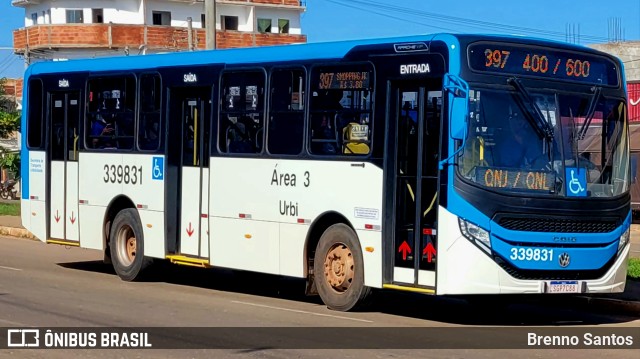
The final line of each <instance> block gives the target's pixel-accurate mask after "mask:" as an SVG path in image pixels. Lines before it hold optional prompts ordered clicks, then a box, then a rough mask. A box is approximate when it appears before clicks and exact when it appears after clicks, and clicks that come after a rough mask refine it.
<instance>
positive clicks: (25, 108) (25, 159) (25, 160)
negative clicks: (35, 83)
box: [20, 67, 32, 199]
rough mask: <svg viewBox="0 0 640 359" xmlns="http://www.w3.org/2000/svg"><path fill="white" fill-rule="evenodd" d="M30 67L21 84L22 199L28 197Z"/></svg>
mask: <svg viewBox="0 0 640 359" xmlns="http://www.w3.org/2000/svg"><path fill="white" fill-rule="evenodd" d="M31 69H32V68H31V67H29V68H28V69H27V70H26V71H25V73H24V78H25V80H24V84H23V86H22V118H21V119H20V132H21V133H20V158H21V159H22V160H21V161H20V192H21V193H22V199H29V161H30V159H29V151H28V150H27V139H28V137H27V115H28V114H29V96H27V93H28V92H27V91H28V89H29V81H28V79H29V76H30V75H31Z"/></svg>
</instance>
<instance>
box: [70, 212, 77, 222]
mask: <svg viewBox="0 0 640 359" xmlns="http://www.w3.org/2000/svg"><path fill="white" fill-rule="evenodd" d="M69 220H70V221H71V224H74V223H76V216H75V215H74V214H73V212H71V217H69Z"/></svg>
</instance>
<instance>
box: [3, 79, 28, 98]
mask: <svg viewBox="0 0 640 359" xmlns="http://www.w3.org/2000/svg"><path fill="white" fill-rule="evenodd" d="M22 85H23V81H22V79H5V82H4V83H3V84H2V87H3V88H4V94H5V95H7V96H12V97H17V98H18V99H21V98H22Z"/></svg>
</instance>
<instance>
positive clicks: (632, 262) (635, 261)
mask: <svg viewBox="0 0 640 359" xmlns="http://www.w3.org/2000/svg"><path fill="white" fill-rule="evenodd" d="M627 277H629V278H631V279H635V280H640V258H630V259H629V267H628V268H627Z"/></svg>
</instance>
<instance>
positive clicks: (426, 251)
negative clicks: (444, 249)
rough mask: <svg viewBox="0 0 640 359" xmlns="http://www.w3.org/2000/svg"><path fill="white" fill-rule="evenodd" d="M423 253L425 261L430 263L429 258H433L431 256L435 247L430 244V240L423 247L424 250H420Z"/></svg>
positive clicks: (434, 252)
mask: <svg viewBox="0 0 640 359" xmlns="http://www.w3.org/2000/svg"><path fill="white" fill-rule="evenodd" d="M422 254H423V255H425V254H426V255H427V262H429V263H431V260H432V259H433V256H434V255H435V254H436V248H435V247H434V246H433V244H431V242H429V243H427V246H426V247H424V250H423V251H422Z"/></svg>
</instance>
